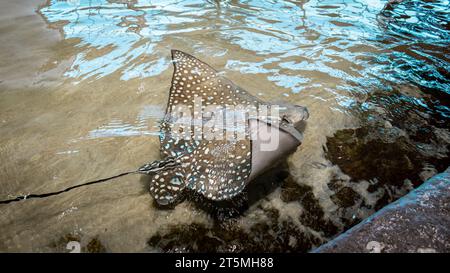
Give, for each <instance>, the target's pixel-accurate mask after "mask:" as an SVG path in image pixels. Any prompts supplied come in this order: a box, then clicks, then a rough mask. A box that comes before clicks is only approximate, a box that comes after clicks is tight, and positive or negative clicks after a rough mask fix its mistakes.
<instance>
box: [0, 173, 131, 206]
mask: <svg viewBox="0 0 450 273" xmlns="http://www.w3.org/2000/svg"><path fill="white" fill-rule="evenodd" d="M137 173H139V171H129V172H123V173H120V174H117V175H114V176H110V177H107V178H101V179H98V180H93V181H89V182H85V183H83V184H78V185H75V186H71V187H68V188H65V189H63V190H59V191H54V192H49V193H42V194H28V195H21V196H17V197H15V198H12V199H7V200H1V201H0V204H9V203H12V202H18V201H21V200H27V199H33V198H44V197H49V196H53V195H58V194H61V193H64V192H68V191H71V190H73V189H76V188H80V187H83V186H88V185H93V184H98V183H103V182H107V181H109V180H112V179H115V178H119V177H122V176H125V175H129V174H137Z"/></svg>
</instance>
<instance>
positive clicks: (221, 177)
mask: <svg viewBox="0 0 450 273" xmlns="http://www.w3.org/2000/svg"><path fill="white" fill-rule="evenodd" d="M172 61H173V64H174V72H173V77H172V85H171V88H170V92H169V100H168V104H167V108H166V117H170V116H171V114H172V113H173V112H176V109H177V108H178V107H179V106H184V107H187V108H188V109H195V107H196V106H197V105H196V103H198V100H197V101H196V99H198V98H200V101H201V102H202V103H204V107H208V106H210V105H215V106H217V107H227V106H230V105H232V106H238V105H241V106H242V105H243V106H246V107H247V108H248V109H256V108H258V107H260V106H262V105H263V106H269V107H270V106H272V105H275V104H271V103H267V102H264V101H262V100H260V99H258V98H256V97H254V96H252V95H251V94H249V93H248V92H247V91H245V90H244V89H242V88H240V87H239V86H237V85H235V84H234V83H233V82H231V81H230V80H228V79H227V78H225V77H224V76H222V75H221V74H220V73H219V72H217V71H216V70H214V69H213V68H212V67H210V66H209V65H208V64H206V63H204V62H202V61H200V60H198V59H196V58H195V57H193V56H191V55H189V54H187V53H184V52H182V51H179V50H172ZM277 105H281V106H283V111H282V112H281V113H280V116H279V118H278V119H276V120H272V119H268V118H266V117H265V116H258V117H251V116H246V119H245V125H246V126H247V127H248V130H247V131H245V133H244V134H243V138H241V139H236V140H231V141H230V140H229V139H226V138H224V139H217V138H214V139H209V140H208V139H204V138H202V139H196V138H195V131H194V132H192V131H191V133H190V136H189V137H188V138H187V139H181V138H179V137H177V136H176V134H174V129H175V126H174V125H175V124H174V121H173V120H172V119H163V121H162V122H161V127H160V144H161V147H160V153H161V157H162V160H156V161H153V162H151V163H148V164H145V165H143V166H142V167H140V168H139V169H138V170H134V171H127V172H123V173H121V174H118V175H114V176H111V177H108V178H102V179H98V180H94V181H89V182H85V183H82V184H78V185H75V186H71V187H68V188H66V189H63V190H59V191H55V192H50V193H44V194H29V195H23V196H18V197H15V198H12V199H8V200H1V201H0V204H8V203H11V202H16V201H21V200H26V199H32V198H45V197H49V196H53V195H57V194H61V193H65V192H68V191H71V190H73V189H76V188H79V187H83V186H87V185H92V184H97V183H103V182H107V181H109V180H111V179H115V178H118V177H121V176H125V175H128V174H136V173H140V174H146V175H151V182H150V194H151V195H152V196H153V197H154V199H155V201H156V202H157V203H158V204H160V205H168V204H172V203H174V202H175V201H177V200H179V198H180V196H182V193H183V192H184V191H185V189H190V190H193V191H195V192H197V193H199V194H201V195H203V196H204V197H206V198H208V199H210V200H213V201H222V200H227V199H231V198H233V197H234V196H236V195H238V194H239V193H241V192H242V191H243V189H244V188H245V186H246V185H247V184H248V183H249V182H250V181H251V180H253V179H254V178H256V177H257V176H259V175H261V174H262V173H264V171H266V170H267V169H268V168H270V167H271V166H272V165H273V164H275V163H276V162H277V160H279V159H280V158H281V157H284V156H286V155H287V154H288V153H290V152H292V151H293V150H295V148H296V147H297V146H298V145H300V143H301V140H302V133H301V131H302V130H299V128H300V127H302V126H304V125H305V123H304V121H306V119H308V117H309V114H308V111H307V109H306V108H305V107H302V106H298V105H290V104H286V103H278V104H277ZM204 107H203V108H201V109H200V111H203V110H204ZM194 114H195V112H194ZM267 127H273V128H275V131H277V130H278V131H277V132H279V133H280V136H279V137H280V139H279V142H280V146H279V147H277V148H276V149H275V150H272V151H263V150H262V149H260V146H261V140H260V139H256V140H253V139H252V138H251V134H252V133H254V131H258V130H260V129H261V128H262V131H264V132H266V131H267V130H266V129H267ZM303 128H304V127H303ZM265 134H266V135H267V134H269V135H270V134H271V133H267V132H266V133H265ZM174 135H175V137H174ZM214 151H215V153H213V152H214Z"/></svg>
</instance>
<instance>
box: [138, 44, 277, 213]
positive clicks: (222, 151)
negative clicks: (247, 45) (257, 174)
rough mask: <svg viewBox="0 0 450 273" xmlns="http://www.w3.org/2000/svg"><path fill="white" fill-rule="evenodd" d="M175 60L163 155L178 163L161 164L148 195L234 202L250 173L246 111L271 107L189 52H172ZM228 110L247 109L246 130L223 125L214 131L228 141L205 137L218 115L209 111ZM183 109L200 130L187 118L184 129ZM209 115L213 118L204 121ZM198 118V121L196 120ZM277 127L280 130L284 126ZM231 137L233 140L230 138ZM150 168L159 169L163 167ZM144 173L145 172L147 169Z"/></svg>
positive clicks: (162, 135)
mask: <svg viewBox="0 0 450 273" xmlns="http://www.w3.org/2000/svg"><path fill="white" fill-rule="evenodd" d="M172 61H173V65H174V72H173V76H172V83H171V87H170V92H169V99H168V103H167V108H166V115H165V118H164V120H163V121H162V123H161V131H160V144H161V148H160V152H161V157H162V158H163V160H162V161H161V162H165V161H167V160H169V161H173V162H174V164H171V163H167V167H166V168H164V166H162V169H161V170H160V171H159V172H158V173H157V174H156V175H153V177H152V179H151V185H150V193H151V195H152V196H153V197H154V198H155V200H156V201H157V202H158V203H159V204H162V205H166V204H171V203H173V202H175V201H176V200H178V198H179V197H180V195H181V193H182V192H183V191H184V189H185V188H188V189H190V190H193V191H195V192H197V193H199V194H201V195H203V196H204V197H206V198H208V199H211V200H214V201H221V200H225V199H230V198H233V197H234V196H236V195H237V194H239V193H240V192H242V190H243V189H244V188H245V186H246V184H247V183H248V182H249V178H250V174H251V173H252V140H251V137H250V132H249V128H250V118H249V116H250V115H249V113H248V112H247V111H248V109H251V108H252V107H253V109H257V108H258V107H259V106H261V105H266V106H267V105H270V104H267V103H265V102H263V101H261V100H259V99H258V98H256V97H254V96H252V95H251V94H249V93H248V92H246V91H245V90H243V89H242V88H240V87H238V86H237V85H235V84H234V83H233V82H231V81H230V80H228V79H227V78H225V77H223V76H222V75H220V74H219V73H218V72H217V71H216V70H214V69H213V68H212V67H210V66H209V65H208V64H206V63H204V62H202V61H200V60H198V59H196V58H195V57H193V56H191V55H189V54H186V53H184V52H181V51H178V50H172ZM228 107H236V108H237V107H243V108H245V110H244V111H246V112H245V120H244V123H245V130H244V132H241V135H240V137H239V138H236V135H234V134H237V132H235V129H236V128H231V129H230V128H229V127H227V126H219V127H218V128H214V129H215V130H216V131H217V130H220V131H221V133H222V135H223V136H224V137H223V138H212V139H211V138H207V137H206V136H205V130H209V129H208V127H205V125H207V123H208V121H209V120H211V119H213V118H214V116H215V115H217V113H218V112H216V111H215V110H211V109H228ZM183 111H186V112H187V113H189V114H193V118H194V121H193V124H194V125H200V126H199V127H197V126H193V127H191V121H192V120H187V121H188V124H189V126H187V127H183V128H181V129H180V124H179V122H178V121H179V120H180V118H181V120H182V119H183V118H184V116H183V117H181V116H180V112H183ZM225 112H226V111H225ZM208 113H209V115H210V116H209V120H208V119H205V116H207V114H208ZM198 115H200V118H199V119H196V116H198ZM174 117H175V118H174ZM190 117H191V116H190ZM197 122H199V123H197ZM266 123H267V124H269V123H268V122H266ZM222 125H224V124H222ZM269 125H270V124H269ZM276 128H279V129H282V126H276ZM197 129H199V130H200V132H198V131H196V130H197ZM180 132H182V134H181V135H180ZM228 134H231V135H234V137H232V138H231V139H230V138H228V137H226V136H227V135H228ZM199 136H200V137H199ZM147 165H150V164H147ZM163 165H164V164H163ZM147 167H148V168H149V169H152V168H155V169H158V168H160V166H159V165H156V166H147ZM142 169H143V170H145V169H146V168H145V166H143V167H142ZM143 173H145V172H143ZM151 173H154V172H151ZM252 177H253V174H252Z"/></svg>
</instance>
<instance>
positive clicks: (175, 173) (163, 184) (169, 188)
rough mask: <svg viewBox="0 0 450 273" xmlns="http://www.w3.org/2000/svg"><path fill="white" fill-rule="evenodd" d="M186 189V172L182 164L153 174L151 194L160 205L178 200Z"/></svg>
mask: <svg viewBox="0 0 450 273" xmlns="http://www.w3.org/2000/svg"><path fill="white" fill-rule="evenodd" d="M184 189H185V173H184V171H183V168H182V167H181V166H178V167H175V168H173V169H169V170H166V171H161V172H159V173H157V174H155V175H153V176H152V178H151V181H150V194H151V195H152V196H153V198H154V199H155V201H156V202H157V203H158V204H160V205H168V204H171V203H173V202H175V201H177V200H178V199H179V198H180V196H181V194H182V192H183V190H184Z"/></svg>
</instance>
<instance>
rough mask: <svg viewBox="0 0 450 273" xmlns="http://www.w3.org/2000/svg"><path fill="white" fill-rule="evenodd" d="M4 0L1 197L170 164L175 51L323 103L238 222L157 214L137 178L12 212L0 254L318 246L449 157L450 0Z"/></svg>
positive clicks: (312, 108) (0, 29)
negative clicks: (163, 125)
mask: <svg viewBox="0 0 450 273" xmlns="http://www.w3.org/2000/svg"><path fill="white" fill-rule="evenodd" d="M0 5H2V9H0V10H1V11H0V13H1V15H0V35H1V37H2V41H5V42H4V43H1V44H0V49H1V50H0V61H1V66H0V98H1V99H0V133H1V136H2V137H1V139H0V162H1V167H0V182H1V183H2V187H1V190H0V196H1V198H0V199H6V198H8V197H12V196H17V195H20V194H27V193H36V192H39V193H40V192H48V191H54V190H58V189H61V188H64V187H68V186H72V185H75V184H78V183H80V182H82V181H87V180H91V179H95V178H101V177H105V176H110V175H113V174H116V173H120V172H122V171H126V170H130V169H134V168H136V167H137V166H140V165H141V164H143V163H145V162H148V161H151V160H154V159H157V158H158V154H159V141H158V137H157V132H158V120H159V118H160V117H161V113H162V111H163V110H164V109H163V106H164V105H165V104H166V101H167V94H168V90H169V86H170V80H171V74H172V65H171V62H170V49H179V50H183V51H185V52H188V53H191V54H193V55H194V56H196V57H197V58H199V59H201V60H203V61H205V62H207V63H209V64H210V65H211V66H213V67H215V68H216V69H218V70H220V71H222V72H223V75H224V76H226V77H228V78H229V79H231V80H232V81H233V82H235V83H236V84H238V85H239V86H241V87H242V88H244V89H246V90H247V91H249V92H250V93H252V94H253V95H256V96H258V97H260V98H261V99H264V100H268V101H277V100H284V101H288V102H290V103H295V104H300V105H304V106H306V107H308V109H309V112H310V114H311V115H310V119H309V120H308V127H307V130H306V133H305V140H304V143H303V144H302V146H301V147H300V148H299V149H298V150H297V152H296V153H294V154H293V155H292V156H290V157H289V158H288V160H287V164H285V165H284V166H283V167H282V168H281V170H282V173H283V174H282V175H281V177H282V179H281V180H283V179H284V182H276V183H275V182H274V183H275V184H276V185H275V186H274V187H269V188H270V189H269V190H266V189H262V190H261V189H259V188H258V187H255V189H254V191H259V192H260V193H261V194H260V196H258V198H256V199H255V200H254V202H253V203H251V204H249V206H250V207H249V208H248V209H246V210H245V211H243V212H242V213H243V214H242V215H240V216H239V217H237V218H233V219H232V220H226V221H224V220H217V219H216V218H215V217H214V216H212V215H211V214H210V213H208V212H205V210H204V209H202V208H201V207H198V206H196V205H195V204H194V203H195V202H191V201H185V202H183V203H182V204H180V205H179V206H177V207H176V208H175V209H174V210H160V209H157V208H155V207H154V205H153V204H152V202H151V201H152V200H151V197H150V196H149V195H148V194H147V192H146V189H145V183H146V182H145V179H143V178H140V177H126V178H121V179H119V180H118V181H116V182H115V183H110V184H108V185H98V186H92V187H85V188H82V189H79V190H77V191H74V192H71V193H67V194H64V195H60V196H55V197H51V198H47V199H40V200H29V201H26V202H21V203H14V204H10V205H4V206H2V207H0V212H1V213H0V227H1V230H2V233H1V235H0V238H1V240H0V250H3V251H5V250H18V251H30V250H33V251H55V250H56V251H66V249H65V245H64V243H65V242H66V241H67V240H69V239H70V238H71V239H70V240H79V241H81V243H82V245H85V246H86V249H87V250H88V251H89V248H87V245H89V243H90V242H92V241H93V240H94V239H95V240H94V241H95V242H97V240H98V241H100V242H101V244H102V245H103V246H104V248H102V249H104V250H106V251H154V250H156V251H159V250H161V249H162V250H165V251H184V250H185V251H196V250H205V249H206V250H211V251H241V250H259V251H307V250H309V249H311V248H313V247H314V246H318V245H319V244H320V243H322V242H325V241H327V240H329V239H330V238H332V237H333V236H335V235H336V234H338V233H339V232H340V231H342V230H345V229H346V228H348V227H350V226H352V225H354V224H355V223H357V222H358V221H360V220H361V219H364V218H365V217H367V216H368V215H370V214H371V213H373V212H374V211H376V210H377V209H379V208H380V207H382V206H383V205H385V204H387V203H389V202H391V201H393V200H395V199H396V198H398V197H400V196H402V195H404V194H405V193H407V192H408V191H409V190H411V189H412V188H413V187H415V186H417V185H419V184H420V183H421V182H422V181H423V180H424V179H426V178H428V177H429V176H430V175H432V174H434V173H436V172H438V171H441V170H442V169H443V168H444V167H446V166H447V165H448V164H449V163H448V162H449V161H448V157H449V156H448V155H449V152H448V145H449V143H450V134H449V131H448V129H449V125H448V124H449V122H448V120H449V118H450V109H449V105H450V103H449V98H450V79H449V74H448V67H449V59H450V55H449V54H450V52H449V51H448V48H449V44H450V25H449V24H450V23H449V22H450V14H449V13H450V2H449V1H443V0H442V1H423V2H422V1H404V3H394V4H391V5H388V6H386V1H376V0H374V1H351V0H349V1H239V2H238V1H137V0H136V1H133V0H130V1H126V0H117V1H113V0H109V1H101V0H90V1H81V0H80V1H79V0H67V1H57V0H53V1H48V2H47V3H39V1H31V0H27V1H17V2H16V1H14V3H2V4H0ZM38 6H39V7H38ZM357 128H360V129H357ZM277 177H278V179H279V177H280V175H278V176H277ZM275 180H277V179H275V178H274V181H275ZM279 180H280V179H279ZM212 219H213V220H212ZM214 219H216V220H214ZM199 231H201V232H199ZM199 233H201V234H210V235H211V236H210V237H208V236H206V238H205V236H204V235H202V236H203V237H202V236H200V235H198V234H199ZM196 234H197V235H196ZM230 234H231V235H230ZM68 238H69V239H68ZM186 238H190V240H187V239H186ZM211 238H216V239H214V240H213V239H211ZM268 241H270V242H275V243H272V244H270V245H266V244H267V242H268ZM194 242H197V243H196V245H197V248H196V247H194V246H193V245H194ZM198 245H204V248H201V247H198ZM228 247H229V248H228Z"/></svg>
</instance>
